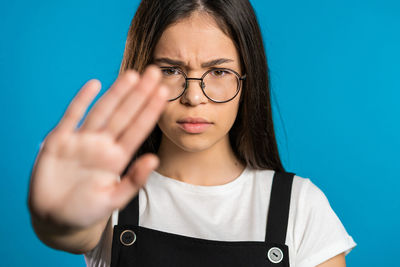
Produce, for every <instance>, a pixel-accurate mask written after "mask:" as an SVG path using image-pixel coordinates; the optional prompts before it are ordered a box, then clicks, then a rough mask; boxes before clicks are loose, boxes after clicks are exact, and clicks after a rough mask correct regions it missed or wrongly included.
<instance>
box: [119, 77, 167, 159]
mask: <svg viewBox="0 0 400 267" xmlns="http://www.w3.org/2000/svg"><path fill="white" fill-rule="evenodd" d="M167 99H168V88H167V87H166V86H164V85H161V86H159V87H158V90H157V91H156V93H155V94H154V95H152V97H151V98H150V101H149V103H148V104H147V105H146V106H145V108H144V109H143V110H142V112H141V113H140V114H139V115H138V116H137V118H135V120H134V121H132V122H131V123H130V125H129V126H128V127H127V129H125V130H124V132H123V133H122V134H121V136H120V137H119V138H118V139H117V142H118V143H119V144H120V145H121V147H123V148H124V149H125V150H126V153H128V154H129V155H132V154H133V153H134V151H136V150H137V148H138V147H139V145H140V144H142V143H143V141H144V139H145V138H146V137H147V136H148V135H149V134H150V132H151V130H152V129H153V128H154V126H155V124H156V122H157V120H158V118H159V117H160V114H161V112H162V111H163V109H164V107H165V105H166V103H167Z"/></svg>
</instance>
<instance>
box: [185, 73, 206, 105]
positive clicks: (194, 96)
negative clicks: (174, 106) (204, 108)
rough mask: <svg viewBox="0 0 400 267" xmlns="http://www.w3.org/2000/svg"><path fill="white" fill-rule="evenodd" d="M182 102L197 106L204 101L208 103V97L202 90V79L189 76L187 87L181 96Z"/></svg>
mask: <svg viewBox="0 0 400 267" xmlns="http://www.w3.org/2000/svg"><path fill="white" fill-rule="evenodd" d="M180 101H181V103H182V104H185V105H190V106H197V105H199V104H202V103H206V102H207V101H208V98H207V97H206V96H205V95H204V93H203V91H202V90H201V80H200V79H198V80H197V79H193V78H188V80H187V88H186V90H185V92H184V93H183V95H182V96H181V98H180Z"/></svg>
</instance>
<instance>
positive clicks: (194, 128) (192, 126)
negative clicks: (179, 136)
mask: <svg viewBox="0 0 400 267" xmlns="http://www.w3.org/2000/svg"><path fill="white" fill-rule="evenodd" d="M178 124H179V127H180V128H181V129H183V130H184V131H185V132H187V133H202V132H205V131H206V130H207V129H208V128H209V127H211V126H212V123H209V122H196V123H190V122H178Z"/></svg>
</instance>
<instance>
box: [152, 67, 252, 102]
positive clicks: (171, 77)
mask: <svg viewBox="0 0 400 267" xmlns="http://www.w3.org/2000/svg"><path fill="white" fill-rule="evenodd" d="M160 69H161V72H162V81H161V82H162V83H164V84H165V85H167V86H168V87H169V88H170V94H169V98H168V101H174V100H176V99H178V98H179V97H181V96H182V95H183V93H184V92H185V91H186V88H187V86H188V80H197V81H200V82H199V85H200V88H201V90H202V91H203V94H204V95H205V96H206V97H207V98H208V99H210V100H211V101H213V102H216V103H225V102H228V101H231V100H232V99H234V98H235V97H236V96H237V94H238V93H239V91H240V88H241V81H243V80H245V79H246V74H245V75H243V76H240V74H239V73H237V72H236V71H234V70H231V69H227V68H214V69H210V70H208V71H206V72H205V73H204V74H203V76H201V78H189V77H187V75H186V73H185V72H184V71H182V70H181V69H179V68H177V67H160Z"/></svg>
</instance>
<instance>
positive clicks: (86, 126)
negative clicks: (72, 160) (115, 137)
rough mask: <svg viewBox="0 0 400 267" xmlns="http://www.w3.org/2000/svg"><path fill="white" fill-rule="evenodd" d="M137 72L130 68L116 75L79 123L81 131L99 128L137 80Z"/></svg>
mask: <svg viewBox="0 0 400 267" xmlns="http://www.w3.org/2000/svg"><path fill="white" fill-rule="evenodd" d="M139 78H140V77H139V73H137V72H136V71H135V70H133V69H130V70H127V71H126V72H125V73H123V74H121V75H119V76H118V78H117V79H116V81H115V82H114V83H113V85H112V86H111V87H110V89H109V90H107V91H106V92H105V93H104V95H102V96H101V98H100V99H99V100H98V101H97V103H96V104H95V105H94V106H93V108H92V109H91V110H90V112H89V114H88V115H87V117H86V119H85V121H84V123H83V124H82V125H81V127H80V130H81V131H96V130H99V129H100V128H101V127H102V126H103V125H104V124H105V122H106V121H107V120H108V118H109V117H110V116H111V114H112V113H113V111H114V109H115V108H116V107H117V106H118V104H119V103H120V102H121V100H122V99H123V98H124V97H125V96H126V95H127V94H128V93H129V91H130V90H131V89H132V87H134V86H135V85H136V84H137V82H138V81H139Z"/></svg>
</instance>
